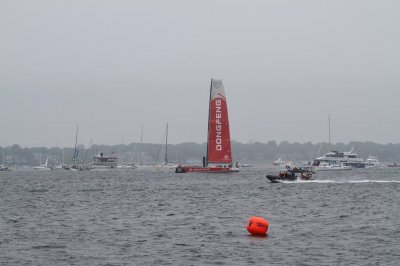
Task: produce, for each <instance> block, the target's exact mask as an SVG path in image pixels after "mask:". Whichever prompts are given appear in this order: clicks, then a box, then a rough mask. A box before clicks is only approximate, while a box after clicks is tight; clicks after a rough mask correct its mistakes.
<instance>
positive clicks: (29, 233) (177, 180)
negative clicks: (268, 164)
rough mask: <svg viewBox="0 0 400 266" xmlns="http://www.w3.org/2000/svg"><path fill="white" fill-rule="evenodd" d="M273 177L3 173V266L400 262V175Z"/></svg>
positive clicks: (259, 172)
mask: <svg viewBox="0 0 400 266" xmlns="http://www.w3.org/2000/svg"><path fill="white" fill-rule="evenodd" d="M267 173H272V172H271V171H270V170H269V171H268V170H266V169H257V168H249V169H242V171H241V172H240V173H236V174H217V175H207V174H181V175H179V174H175V173H174V172H173V171H171V170H170V171H164V170H163V171H161V170H138V169H136V170H127V171H119V170H114V171H103V172H94V171H93V172H70V171H61V172H56V171H52V172H33V171H31V172H29V171H26V172H25V171H15V172H7V173H4V172H3V173H2V172H0V265H204V264H220V265H247V264H254V265H370V264H371V265H376V264H380V265H398V264H399V262H400V208H399V203H400V170H392V169H372V170H354V171H346V172H342V173H339V172H336V173H332V172H330V173H318V174H317V176H316V178H317V180H316V181H314V182H311V183H310V182H295V183H288V184H271V183H269V182H267V180H266V178H265V175H266V174H267ZM253 215H256V216H261V217H263V218H265V219H267V220H268V221H269V222H270V228H269V235H268V237H267V238H257V237H251V236H249V234H248V233H247V231H246V223H247V221H248V219H249V217H250V216H253Z"/></svg>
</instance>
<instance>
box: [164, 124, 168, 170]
mask: <svg viewBox="0 0 400 266" xmlns="http://www.w3.org/2000/svg"><path fill="white" fill-rule="evenodd" d="M167 163H168V123H167V128H166V131H165V164H167Z"/></svg>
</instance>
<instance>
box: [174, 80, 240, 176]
mask: <svg viewBox="0 0 400 266" xmlns="http://www.w3.org/2000/svg"><path fill="white" fill-rule="evenodd" d="M238 171H239V169H238V168H237V167H233V165H232V148H231V137H230V132H229V118H228V106H227V102H226V98H225V91H224V85H223V84H222V81H221V80H216V79H212V80H211V86H210V101H209V112H208V137H207V156H206V157H203V166H184V165H179V166H178V167H177V168H176V169H175V172H176V173H190V172H201V173H210V172H212V173H229V172H238Z"/></svg>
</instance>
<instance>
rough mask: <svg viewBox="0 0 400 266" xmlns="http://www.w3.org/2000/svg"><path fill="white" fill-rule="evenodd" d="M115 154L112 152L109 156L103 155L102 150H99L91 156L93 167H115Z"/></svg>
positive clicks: (116, 159)
mask: <svg viewBox="0 0 400 266" xmlns="http://www.w3.org/2000/svg"><path fill="white" fill-rule="evenodd" d="M117 161H118V158H117V156H115V155H114V153H112V154H111V155H110V156H106V155H104V153H103V152H99V153H98V154H97V155H95V156H94V158H93V164H92V166H93V168H95V169H96V168H97V169H98V168H115V167H117Z"/></svg>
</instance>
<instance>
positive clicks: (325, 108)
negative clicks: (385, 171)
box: [0, 0, 400, 146]
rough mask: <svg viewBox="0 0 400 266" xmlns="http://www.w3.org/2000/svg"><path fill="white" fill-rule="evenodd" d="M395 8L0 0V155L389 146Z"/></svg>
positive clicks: (398, 33)
mask: <svg viewBox="0 0 400 266" xmlns="http://www.w3.org/2000/svg"><path fill="white" fill-rule="evenodd" d="M399 14H400V1H396V0H394V1H365V0H362V1H361V0H360V1H348V0H347V1H320V0H315V1H311V0H309V1H294V0H293V1H283V0H282V1H281V0H279V1H278V0H276V1H268V0H260V1H255V0H252V1H248V0H242V1H234V0H225V1H222V0H214V1H211V0H202V1H188V0H182V1H175V0H169V1H164V0H159V1H152V0H143V1H85V0H80V1H54V0H49V1H40V0H39V1H13V0H9V1H7V0H1V1H0V93H1V107H2V108H1V109H2V110H1V112H0V121H1V131H0V132H1V133H0V146H6V145H11V144H14V143H17V144H20V145H22V146H55V144H56V143H58V146H72V145H73V142H74V135H75V127H76V124H79V127H80V134H79V138H80V142H83V143H86V144H88V143H89V141H90V139H91V138H92V139H93V142H94V143H99V144H100V143H101V144H118V143H121V138H122V136H123V137H124V142H125V143H130V142H136V141H139V139H140V127H141V125H142V124H143V125H144V141H145V142H153V143H158V142H161V140H162V138H163V134H164V131H165V124H166V123H167V122H168V123H169V131H170V134H169V140H170V142H171V143H181V142H187V141H195V142H205V141H206V139H205V138H206V130H207V115H208V97H209V85H210V79H211V78H212V77H214V78H220V79H222V80H223V82H224V86H225V91H226V95H227V98H228V109H229V116H230V123H231V137H232V139H234V140H237V141H241V142H244V143H246V142H249V141H261V142H267V141H269V140H276V141H283V140H287V141H289V142H307V141H312V142H314V143H316V142H321V141H327V139H328V114H329V113H330V114H331V117H332V122H331V128H332V130H331V134H332V138H331V140H332V142H345V143H347V142H349V141H352V140H355V141H374V142H378V143H389V142H392V143H399V142H400V124H399V121H400V119H399V118H398V115H399V113H400V104H399V103H398V101H399V99H400V81H399V79H400V15H399Z"/></svg>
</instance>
